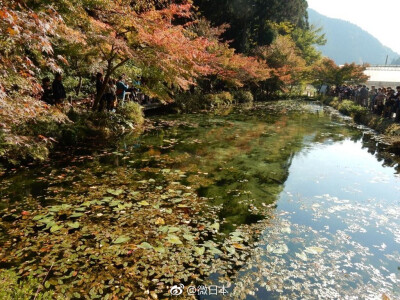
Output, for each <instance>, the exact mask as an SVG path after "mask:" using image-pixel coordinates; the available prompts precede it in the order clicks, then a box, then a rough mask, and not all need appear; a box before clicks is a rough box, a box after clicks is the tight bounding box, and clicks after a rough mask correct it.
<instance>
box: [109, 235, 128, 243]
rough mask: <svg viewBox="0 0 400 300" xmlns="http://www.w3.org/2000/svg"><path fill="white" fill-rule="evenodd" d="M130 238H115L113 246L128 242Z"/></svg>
mask: <svg viewBox="0 0 400 300" xmlns="http://www.w3.org/2000/svg"><path fill="white" fill-rule="evenodd" d="M130 239H131V238H130V237H127V236H120V237H119V238H117V239H116V240H115V241H114V242H113V243H114V244H122V243H125V242H127V241H129V240H130Z"/></svg>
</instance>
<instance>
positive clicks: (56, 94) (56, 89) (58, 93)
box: [52, 73, 67, 105]
mask: <svg viewBox="0 0 400 300" xmlns="http://www.w3.org/2000/svg"><path fill="white" fill-rule="evenodd" d="M52 89H53V98H54V104H56V105H57V104H61V103H62V102H63V101H64V99H66V98H67V94H66V92H65V88H64V85H63V83H62V75H61V73H57V74H56V77H55V79H54V81H53V84H52Z"/></svg>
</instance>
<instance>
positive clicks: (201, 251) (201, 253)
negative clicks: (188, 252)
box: [194, 247, 206, 255]
mask: <svg viewBox="0 0 400 300" xmlns="http://www.w3.org/2000/svg"><path fill="white" fill-rule="evenodd" d="M194 250H195V251H196V254H197V255H203V254H204V252H205V251H206V248H205V247H195V248H194Z"/></svg>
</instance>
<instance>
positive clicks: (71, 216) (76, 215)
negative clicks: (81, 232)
mask: <svg viewBox="0 0 400 300" xmlns="http://www.w3.org/2000/svg"><path fill="white" fill-rule="evenodd" d="M83 215H84V214H83V213H79V212H78V213H73V214H72V215H70V216H69V217H70V218H79V217H81V216H83Z"/></svg>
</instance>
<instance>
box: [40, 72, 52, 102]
mask: <svg viewBox="0 0 400 300" xmlns="http://www.w3.org/2000/svg"><path fill="white" fill-rule="evenodd" d="M42 89H43V94H42V97H41V100H42V101H44V102H46V103H47V104H49V105H53V104H54V99H53V91H52V89H51V84H50V78H49V77H46V78H43V80H42Z"/></svg>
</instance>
